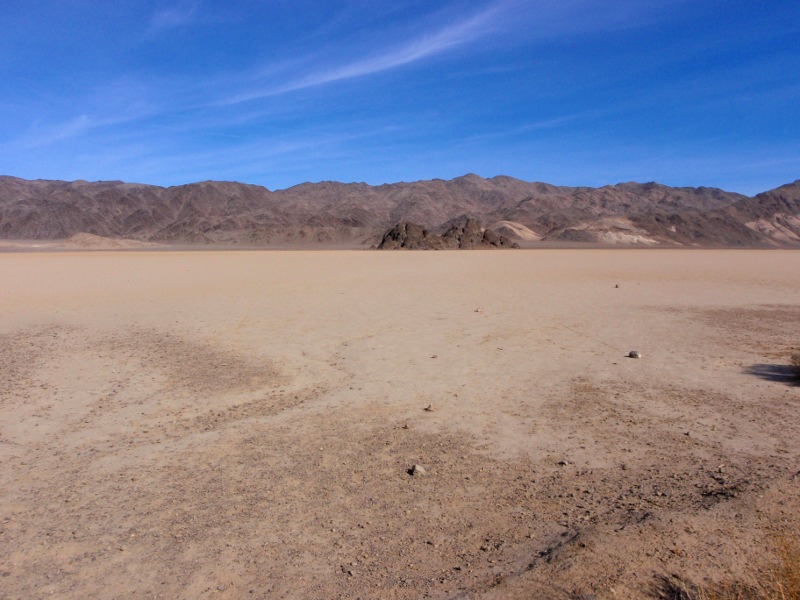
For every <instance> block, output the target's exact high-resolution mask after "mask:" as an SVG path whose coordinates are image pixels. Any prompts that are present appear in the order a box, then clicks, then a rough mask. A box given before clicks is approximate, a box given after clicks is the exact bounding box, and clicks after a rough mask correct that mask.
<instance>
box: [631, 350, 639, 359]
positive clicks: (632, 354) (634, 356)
mask: <svg viewBox="0 0 800 600" xmlns="http://www.w3.org/2000/svg"><path fill="white" fill-rule="evenodd" d="M628 358H642V353H641V352H639V351H638V350H631V351H630V352H628Z"/></svg>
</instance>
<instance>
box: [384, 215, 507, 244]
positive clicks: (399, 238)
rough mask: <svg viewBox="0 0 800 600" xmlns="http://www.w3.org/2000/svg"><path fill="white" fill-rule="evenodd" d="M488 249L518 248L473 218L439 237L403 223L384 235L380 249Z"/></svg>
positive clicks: (414, 225)
mask: <svg viewBox="0 0 800 600" xmlns="http://www.w3.org/2000/svg"><path fill="white" fill-rule="evenodd" d="M487 248H519V245H518V244H516V243H515V242H512V241H511V240H509V239H508V238H507V237H505V236H503V235H500V234H498V233H495V232H494V231H492V230H491V229H484V228H482V227H481V225H480V223H479V222H478V221H477V220H476V219H469V218H468V219H466V220H464V221H463V222H460V223H455V224H453V225H451V226H450V227H449V228H448V229H447V231H445V232H444V233H443V234H442V235H436V234H433V233H431V232H429V231H428V230H427V229H425V228H424V227H422V226H421V225H417V224H415V223H409V222H407V221H402V222H400V223H398V224H397V225H395V226H394V227H392V228H391V229H389V231H387V232H386V233H384V234H383V238H382V239H381V243H380V244H378V249H379V250H399V249H405V250H469V249H487Z"/></svg>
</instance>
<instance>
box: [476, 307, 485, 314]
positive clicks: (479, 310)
mask: <svg viewBox="0 0 800 600" xmlns="http://www.w3.org/2000/svg"><path fill="white" fill-rule="evenodd" d="M475 312H476V313H482V312H483V307H482V306H479V307H478V308H476V309H475Z"/></svg>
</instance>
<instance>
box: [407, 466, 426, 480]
mask: <svg viewBox="0 0 800 600" xmlns="http://www.w3.org/2000/svg"><path fill="white" fill-rule="evenodd" d="M408 472H409V474H410V475H411V476H412V477H424V476H425V475H427V473H428V472H427V471H426V470H425V467H423V466H422V465H414V466H413V467H411V468H410V469H409V470H408Z"/></svg>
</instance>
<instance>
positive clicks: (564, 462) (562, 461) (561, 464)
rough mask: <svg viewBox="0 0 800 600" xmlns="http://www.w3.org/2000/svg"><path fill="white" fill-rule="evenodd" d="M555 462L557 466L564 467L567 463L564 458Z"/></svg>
mask: <svg viewBox="0 0 800 600" xmlns="http://www.w3.org/2000/svg"><path fill="white" fill-rule="evenodd" d="M556 464H558V466H559V467H566V466H567V465H568V464H569V463H568V462H567V461H565V460H560V461H558V463H556Z"/></svg>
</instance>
